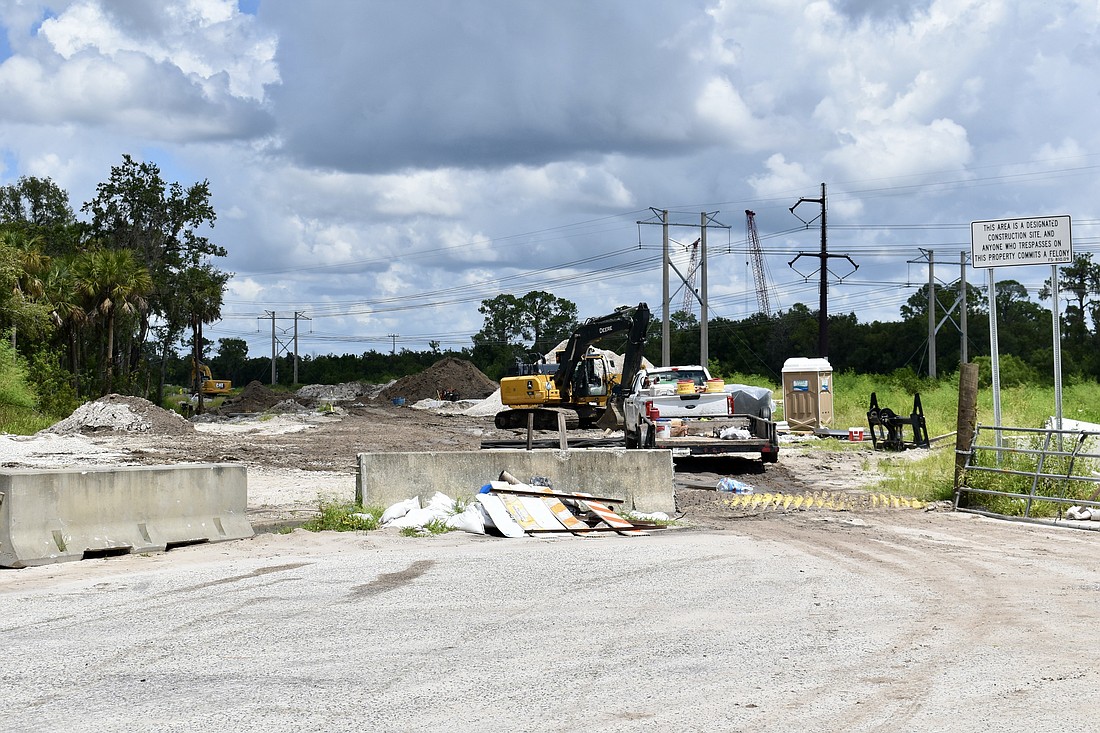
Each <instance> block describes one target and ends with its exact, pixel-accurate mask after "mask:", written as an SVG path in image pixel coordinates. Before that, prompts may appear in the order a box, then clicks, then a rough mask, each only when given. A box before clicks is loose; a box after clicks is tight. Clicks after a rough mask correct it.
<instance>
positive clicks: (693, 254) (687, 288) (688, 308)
mask: <svg viewBox="0 0 1100 733" xmlns="http://www.w3.org/2000/svg"><path fill="white" fill-rule="evenodd" d="M699 242H700V240H698V239H696V240H695V241H694V242H692V243H691V244H690V245H688V250H689V255H688V266H687V277H685V278H684V303H683V305H682V306H681V310H683V311H684V312H685V313H694V312H695V301H696V299H697V298H698V297H699V296H698V295H696V292H695V276H696V274H697V273H698V272H699Z"/></svg>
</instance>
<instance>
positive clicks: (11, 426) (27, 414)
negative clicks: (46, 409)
mask: <svg viewBox="0 0 1100 733" xmlns="http://www.w3.org/2000/svg"><path fill="white" fill-rule="evenodd" d="M55 422H57V419H55V418H53V417H50V416H49V415H43V414H42V413H40V412H38V411H37V410H35V409H33V408H30V407H21V406H18V405H5V404H0V431H2V432H5V433H10V434H12V435H34V434H35V433H37V432H38V431H39V430H43V429H45V428H48V427H49V426H51V425H53V424H54V423H55Z"/></svg>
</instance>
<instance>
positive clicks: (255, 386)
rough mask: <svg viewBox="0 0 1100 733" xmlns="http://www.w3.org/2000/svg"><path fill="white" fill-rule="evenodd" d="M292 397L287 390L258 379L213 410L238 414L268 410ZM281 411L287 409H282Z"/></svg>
mask: <svg viewBox="0 0 1100 733" xmlns="http://www.w3.org/2000/svg"><path fill="white" fill-rule="evenodd" d="M290 399H292V397H291V396H290V395H288V394H287V393H286V392H276V391H274V390H272V389H269V388H268V387H265V386H264V385H262V384H260V383H259V382H257V381H252V382H249V383H248V384H247V385H245V388H244V389H243V390H241V393H240V394H239V395H237V396H236V397H234V398H232V399H228V400H226V401H225V402H223V403H222V404H221V405H220V406H219V407H218V409H217V410H211V411H210V412H212V413H213V414H215V415H236V414H245V413H254V412H266V411H268V410H271V409H272V408H274V407H275V406H276V405H278V404H279V403H281V402H285V401H287V400H290ZM281 411H284V412H285V411H286V410H285V409H284V410H281Z"/></svg>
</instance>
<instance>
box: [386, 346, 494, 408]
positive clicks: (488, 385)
mask: <svg viewBox="0 0 1100 733" xmlns="http://www.w3.org/2000/svg"><path fill="white" fill-rule="evenodd" d="M499 386H500V385H499V384H497V383H496V382H494V381H493V380H491V379H489V378H488V377H487V376H485V374H484V373H483V372H482V371H481V370H480V369H478V368H477V367H476V366H474V365H473V364H472V363H471V362H468V361H465V360H464V359H456V358H454V357H453V356H448V357H447V358H445V359H440V360H439V361H437V362H436V363H435V364H432V365H431V366H430V367H428V368H427V369H425V370H424V371H422V372H420V373H419V374H410V375H409V376H407V377H402V378H401V379H398V380H397V381H396V382H394V383H393V384H391V385H389V386H388V387H386V388H385V389H383V390H382V391H381V392H380V393H379V397H381V398H382V399H384V400H392V399H393V398H395V397H404V398H405V399H406V400H409V401H410V402H416V401H418V400H430V399H437V398H439V396H440V394H441V393H442V392H453V393H454V394H455V399H460V400H480V399H484V398H486V397H488V396H489V395H491V394H492V393H493V392H495V391H496V390H497V388H498V387H499Z"/></svg>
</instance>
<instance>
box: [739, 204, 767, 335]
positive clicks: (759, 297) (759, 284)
mask: <svg viewBox="0 0 1100 733" xmlns="http://www.w3.org/2000/svg"><path fill="white" fill-rule="evenodd" d="M745 229H746V238H747V239H748V240H749V257H750V259H751V260H752V277H753V280H754V281H755V282H756V307H757V309H758V310H759V311H760V312H761V313H763V314H764V315H766V316H770V315H771V313H772V309H771V304H770V303H769V302H768V280H767V278H766V277H765V275H764V253H763V252H762V251H760V237H759V236H758V235H757V233H756V212H753V211H749V210H748V209H745Z"/></svg>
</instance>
